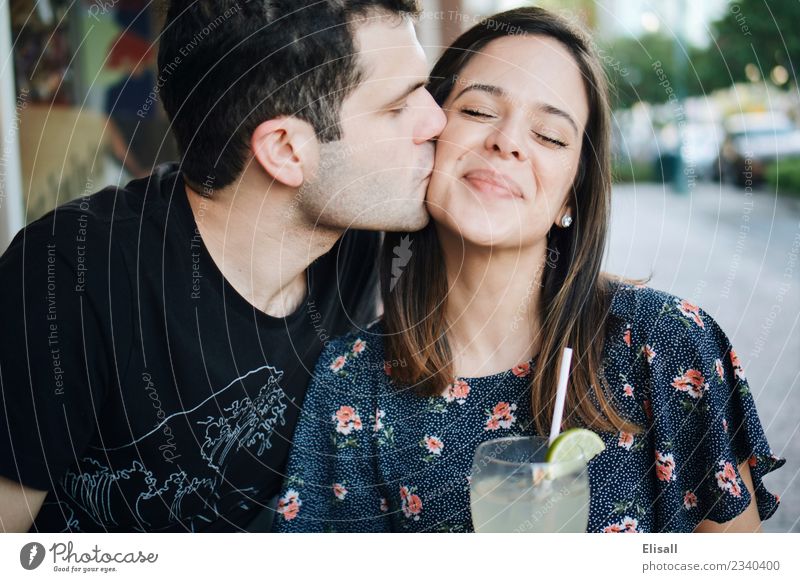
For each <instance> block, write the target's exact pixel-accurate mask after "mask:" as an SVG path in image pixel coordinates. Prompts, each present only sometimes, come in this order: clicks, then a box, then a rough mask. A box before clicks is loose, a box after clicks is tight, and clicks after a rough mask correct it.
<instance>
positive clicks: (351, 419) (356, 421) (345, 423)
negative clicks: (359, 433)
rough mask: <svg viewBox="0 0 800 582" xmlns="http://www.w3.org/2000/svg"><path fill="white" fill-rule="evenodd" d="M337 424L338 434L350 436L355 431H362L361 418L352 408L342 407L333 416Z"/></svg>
mask: <svg viewBox="0 0 800 582" xmlns="http://www.w3.org/2000/svg"><path fill="white" fill-rule="evenodd" d="M333 420H334V421H335V422H336V432H338V433H339V434H343V435H348V434H350V433H351V432H353V431H354V430H361V428H362V425H361V417H360V416H358V412H356V409H355V408H353V407H352V406H340V407H339V410H337V411H336V414H334V415H333Z"/></svg>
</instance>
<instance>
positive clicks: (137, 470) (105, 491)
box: [61, 458, 258, 528]
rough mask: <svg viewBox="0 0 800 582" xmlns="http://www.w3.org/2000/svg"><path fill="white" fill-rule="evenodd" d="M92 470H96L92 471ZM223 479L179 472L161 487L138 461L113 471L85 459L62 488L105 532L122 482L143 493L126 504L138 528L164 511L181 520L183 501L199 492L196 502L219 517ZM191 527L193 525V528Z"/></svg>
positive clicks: (114, 522) (113, 521)
mask: <svg viewBox="0 0 800 582" xmlns="http://www.w3.org/2000/svg"><path fill="white" fill-rule="evenodd" d="M92 467H94V468H95V469H94V470H92ZM87 468H88V469H89V470H87ZM222 479H223V477H222V476H221V475H217V476H215V477H206V478H203V479H197V478H191V479H190V478H189V477H188V476H187V475H186V472H185V471H182V470H181V471H176V472H174V473H172V474H171V475H170V476H169V477H167V479H166V480H165V481H164V483H163V484H161V485H156V478H155V476H154V475H153V473H152V471H149V470H148V469H146V468H145V467H144V465H143V464H142V463H141V462H140V461H134V462H133V464H132V465H131V467H130V468H128V469H122V470H119V471H113V470H112V469H110V468H109V467H106V466H105V465H103V464H101V463H99V462H98V461H97V460H96V459H92V458H85V459H83V460H82V471H81V473H80V474H77V473H75V472H73V471H71V470H70V471H68V472H67V474H66V475H65V476H64V477H63V478H62V480H61V485H62V487H63V488H64V491H65V493H66V494H67V495H68V496H69V497H70V498H71V499H72V501H73V502H74V503H75V504H76V505H78V506H79V507H80V508H81V509H82V510H83V511H84V512H85V513H86V514H87V515H88V516H89V517H91V518H92V520H94V521H95V522H96V523H97V525H98V526H100V527H106V528H107V527H108V526H110V525H111V526H113V525H119V523H118V521H117V519H116V518H115V517H114V515H113V514H112V510H111V497H112V494H113V493H114V492H116V493H117V494H119V488H120V487H122V486H123V484H122V483H121V482H123V481H125V482H130V481H134V482H136V481H138V482H140V485H141V488H142V491H141V492H140V493H139V494H138V496H137V497H136V499H135V500H133V499H129V500H128V503H132V505H133V507H131V509H132V510H133V511H134V513H135V515H136V519H137V521H138V522H139V524H141V525H149V524H150V521H149V520H148V517H154V516H160V515H163V513H164V510H165V509H168V511H169V515H170V521H181V520H183V508H182V504H183V501H184V499H185V498H186V497H188V496H190V495H192V494H194V493H196V492H199V494H198V498H200V499H202V500H203V503H204V504H205V505H206V506H207V508H209V509H211V511H212V513H213V514H214V515H215V516H218V515H219V512H218V510H217V504H216V501H217V500H219V499H220V496H219V493H218V491H219V485H220V483H221V480H222ZM124 487H125V488H126V489H127V488H128V487H130V484H129V483H125V485H124ZM135 488H136V489H138V488H139V487H135ZM257 492H258V490H257V489H255V488H254V487H248V488H246V489H237V493H243V494H250V495H255V494H256V493H257ZM151 500H152V501H151ZM148 502H150V503H148ZM165 506H166V507H165ZM195 512H196V510H195ZM195 518H200V519H203V521H207V522H210V521H211V520H209V519H205V518H203V516H202V515H193V516H192V519H193V520H194V519H195ZM193 525H194V524H193V523H192V527H193Z"/></svg>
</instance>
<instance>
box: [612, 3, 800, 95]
mask: <svg viewBox="0 0 800 582" xmlns="http://www.w3.org/2000/svg"><path fill="white" fill-rule="evenodd" d="M798 17H800V10H799V9H798V3H797V1H796V0H792V1H790V0H781V1H778V2H769V3H767V2H765V0H741V1H739V2H734V3H731V4H730V6H729V7H728V10H727V11H726V13H725V15H724V16H723V17H722V18H721V19H719V20H717V21H715V22H713V23H712V24H711V33H712V36H713V38H712V41H711V43H710V44H709V45H708V46H707V47H695V46H683V47H679V48H678V50H679V51H681V50H685V51H686V52H687V54H688V57H689V65H688V68H687V71H686V83H687V91H688V94H689V95H703V94H707V93H710V92H711V91H714V90H715V89H720V88H723V87H729V86H731V85H732V84H733V83H737V82H746V81H753V80H758V79H759V78H761V79H764V78H766V79H768V80H769V79H770V75H771V73H772V70H773V69H774V68H775V67H776V66H782V67H784V69H785V70H786V71H787V72H788V77H789V80H788V83H787V84H786V85H785V86H792V85H795V84H796V83H797V79H796V72H795V67H797V66H798V64H799V63H800V34H798V33H797V30H796V29H795V28H794V24H795V23H796V21H797V20H798ZM674 42H675V40H674V39H673V38H672V37H670V36H667V35H665V34H663V33H655V34H646V35H643V36H641V37H639V38H632V37H621V38H616V39H613V40H611V41H609V42H608V43H607V44H606V45H605V46H602V47H600V56H601V58H602V60H603V63H604V65H605V67H606V71H607V72H608V75H609V78H610V80H611V83H612V87H613V90H614V96H615V99H614V106H615V107H629V106H630V105H632V104H633V103H635V102H637V101H648V102H650V103H663V102H664V101H666V100H667V99H668V98H669V93H668V92H667V91H666V88H665V87H664V86H663V85H662V84H660V83H662V80H661V79H660V78H659V75H657V73H656V67H655V66H654V65H655V64H657V63H660V67H659V68H660V69H662V70H663V72H664V75H665V76H666V79H668V80H672V79H675V78H676V76H677V70H676V62H675V47H674ZM748 65H752V66H751V67H750V70H749V75H748V72H746V68H747V66H748ZM792 65H794V67H792ZM753 66H754V67H755V68H753ZM754 71H757V73H754ZM754 74H755V75H757V77H754Z"/></svg>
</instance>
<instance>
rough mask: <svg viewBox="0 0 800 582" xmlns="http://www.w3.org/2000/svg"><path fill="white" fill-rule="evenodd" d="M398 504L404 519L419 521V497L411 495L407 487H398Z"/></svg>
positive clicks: (420, 500)
mask: <svg viewBox="0 0 800 582" xmlns="http://www.w3.org/2000/svg"><path fill="white" fill-rule="evenodd" d="M400 504H401V507H400V508H401V509H402V510H403V515H405V516H406V518H409V519H413V520H414V521H419V514H420V512H422V499H420V497H419V495H417V494H415V493H413V492H412V491H411V489H409V488H408V487H405V486H404V487H400Z"/></svg>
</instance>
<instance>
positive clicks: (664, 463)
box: [656, 451, 675, 482]
mask: <svg viewBox="0 0 800 582" xmlns="http://www.w3.org/2000/svg"><path fill="white" fill-rule="evenodd" d="M674 471H675V458H674V457H673V456H672V454H664V453H662V452H660V451H656V477H658V478H659V479H660V480H661V481H667V482H669V481H674V480H675V473H674Z"/></svg>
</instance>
